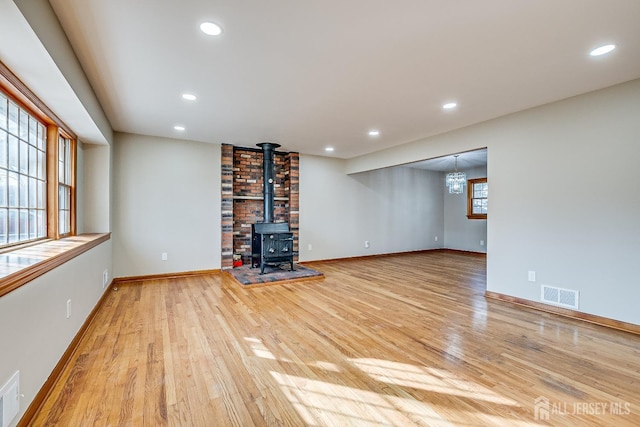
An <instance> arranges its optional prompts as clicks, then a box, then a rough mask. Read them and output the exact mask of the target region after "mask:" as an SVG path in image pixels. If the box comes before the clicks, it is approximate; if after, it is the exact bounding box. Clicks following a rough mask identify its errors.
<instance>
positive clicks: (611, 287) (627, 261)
mask: <svg viewBox="0 0 640 427" xmlns="http://www.w3.org/2000/svg"><path fill="white" fill-rule="evenodd" d="M638 111H640V80H634V81H631V82H628V83H624V84H620V85H616V86H613V87H610V88H607V89H602V90H599V91H595V92H591V93H588V94H584V95H581V96H576V97H573V98H569V99H566V100H563V101H559V102H556V103H552V104H548V105H544V106H541V107H537V108H533V109H530V110H527V111H523V112H520V113H515V114H511V115H509V116H505V117H501V118H499V119H495V120H491V121H488V122H484V123H481V124H478V125H474V126H469V127H467V128H464V129H459V130H457V131H454V132H449V133H447V134H444V135H439V136H435V137H432V138H427V139H424V140H421V141H416V142H413V143H411V144H407V145H405V146H402V147H401V148H398V149H396V148H394V149H392V150H385V151H381V152H378V153H374V154H371V155H367V156H361V157H360V158H356V159H352V160H349V161H347V164H346V167H345V168H346V171H348V172H356V171H364V170H370V169H375V168H379V167H386V166H392V165H394V164H401V163H407V162H410V161H415V160H421V159H425V158H433V157H439V156H442V155H447V154H451V153H453V152H458V151H463V150H470V149H474V148H480V147H487V148H488V150H489V155H490V161H489V164H488V167H487V178H488V180H489V183H490V192H491V196H490V198H491V200H490V206H491V208H490V209H491V213H490V214H489V216H488V219H487V240H488V250H487V289H488V290H490V291H494V292H498V293H502V294H507V295H512V296H515V297H519V298H524V299H527V300H532V301H540V285H541V284H546V285H550V286H557V287H561V288H566V289H572V290H577V291H579V292H580V305H579V310H580V311H582V312H585V313H590V314H595V315H598V316H603V317H607V318H611V319H616V320H621V321H625V322H630V323H634V324H640V310H638V308H637V301H640V285H639V281H638V278H637V272H636V271H635V265H636V264H637V260H638V256H639V254H640V251H639V249H638V242H640V221H638V212H640V192H638V191H635V190H634V188H633V184H634V183H635V181H636V180H635V175H636V169H637V168H636V167H635V163H636V162H637V159H638V158H640V144H639V143H638V141H639V139H640V120H638ZM514 177H517V178H518V179H514ZM301 181H302V179H301ZM301 199H302V195H301ZM301 222H302V215H301ZM530 270H531V271H536V272H537V281H536V282H528V280H527V271H530Z"/></svg>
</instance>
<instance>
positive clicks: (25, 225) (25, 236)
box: [20, 209, 29, 240]
mask: <svg viewBox="0 0 640 427" xmlns="http://www.w3.org/2000/svg"><path fill="white" fill-rule="evenodd" d="M20 240H29V211H27V210H26V209H20Z"/></svg>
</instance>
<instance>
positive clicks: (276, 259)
mask: <svg viewBox="0 0 640 427" xmlns="http://www.w3.org/2000/svg"><path fill="white" fill-rule="evenodd" d="M279 146H280V145H279V144H274V143H271V142H263V143H260V144H258V147H260V148H262V154H263V156H262V168H263V177H264V190H263V195H264V222H261V223H256V224H252V225H251V267H253V268H255V267H258V266H259V267H260V274H264V267H265V266H266V265H276V264H280V263H284V262H287V263H289V264H290V265H291V271H293V233H292V232H291V231H289V224H288V223H286V222H274V220H273V210H274V209H273V184H274V183H273V175H274V173H273V151H274V150H275V149H276V148H278V147H279Z"/></svg>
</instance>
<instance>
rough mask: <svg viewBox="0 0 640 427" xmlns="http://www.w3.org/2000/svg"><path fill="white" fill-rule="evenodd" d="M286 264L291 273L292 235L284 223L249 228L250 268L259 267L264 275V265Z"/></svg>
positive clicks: (263, 224)
mask: <svg viewBox="0 0 640 427" xmlns="http://www.w3.org/2000/svg"><path fill="white" fill-rule="evenodd" d="M284 262H287V263H289V264H290V265H291V271H293V233H292V232H290V231H289V224H287V223H286V222H275V223H258V224H253V225H252V226H251V266H252V267H258V266H259V267H260V274H264V267H265V266H266V265H274V264H280V263H284Z"/></svg>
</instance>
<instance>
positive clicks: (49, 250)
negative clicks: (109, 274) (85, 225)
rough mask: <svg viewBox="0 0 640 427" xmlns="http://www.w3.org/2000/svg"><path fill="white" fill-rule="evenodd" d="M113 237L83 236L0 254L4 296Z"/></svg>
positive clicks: (107, 235) (1, 294)
mask: <svg viewBox="0 0 640 427" xmlns="http://www.w3.org/2000/svg"><path fill="white" fill-rule="evenodd" d="M110 238H111V233H100V234H81V235H79V236H73V237H66V238H64V239H60V240H48V241H46V242H44V243H40V244H36V245H31V246H27V247H24V248H20V249H17V250H14V251H11V252H7V253H3V254H0V297H2V296H4V295H6V294H8V293H9V292H12V291H15V290H16V289H18V288H19V287H20V286H22V285H24V284H26V283H28V282H30V281H32V280H33V279H35V278H37V277H40V276H42V275H43V274H45V273H47V272H48V271H51V270H53V269H54V268H56V267H58V266H60V265H62V264H64V263H65V262H67V261H69V260H71V259H73V258H75V257H77V256H78V255H80V254H82V253H84V252H87V251H88V250H89V249H91V248H94V247H96V246H98V245H99V244H100V243H102V242H106V241H107V240H109V239H110Z"/></svg>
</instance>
